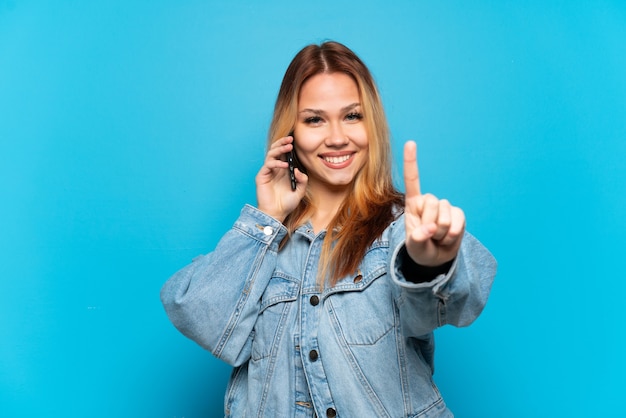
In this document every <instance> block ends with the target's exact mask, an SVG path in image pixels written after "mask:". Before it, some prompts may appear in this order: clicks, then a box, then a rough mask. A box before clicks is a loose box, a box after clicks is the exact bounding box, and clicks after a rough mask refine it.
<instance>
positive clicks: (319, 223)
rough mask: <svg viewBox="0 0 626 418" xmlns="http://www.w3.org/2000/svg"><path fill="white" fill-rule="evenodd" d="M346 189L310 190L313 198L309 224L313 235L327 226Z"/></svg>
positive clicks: (345, 193)
mask: <svg viewBox="0 0 626 418" xmlns="http://www.w3.org/2000/svg"><path fill="white" fill-rule="evenodd" d="M348 193H349V191H348V189H347V188H343V189H341V190H330V189H328V188H319V189H315V188H314V189H313V190H311V195H312V196H313V202H312V203H313V207H314V208H315V210H314V212H313V213H312V214H311V224H312V225H313V230H314V231H315V233H318V232H319V231H321V230H323V229H326V228H327V227H328V224H329V223H330V221H332V219H333V218H334V217H335V215H336V214H337V211H338V210H339V208H340V207H341V205H342V203H343V201H344V200H345V198H346V196H348Z"/></svg>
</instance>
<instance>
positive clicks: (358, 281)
mask: <svg viewBox="0 0 626 418" xmlns="http://www.w3.org/2000/svg"><path fill="white" fill-rule="evenodd" d="M361 280H363V275H361V274H359V275H358V276H356V277H355V278H354V280H353V281H354V283H361Z"/></svg>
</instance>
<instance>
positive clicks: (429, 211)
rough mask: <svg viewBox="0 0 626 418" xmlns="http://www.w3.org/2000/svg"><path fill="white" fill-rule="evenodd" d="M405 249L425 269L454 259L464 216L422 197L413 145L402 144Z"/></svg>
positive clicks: (443, 201)
mask: <svg viewBox="0 0 626 418" xmlns="http://www.w3.org/2000/svg"><path fill="white" fill-rule="evenodd" d="M404 183H405V188H406V201H405V208H404V216H405V225H406V249H407V252H408V254H409V256H410V257H411V259H413V261H414V262H415V263H417V264H420V265H422V266H427V267H436V266H440V265H442V264H444V263H447V262H448V261H450V260H452V259H454V258H455V257H456V255H457V253H458V251H459V247H460V246H461V240H462V239H463V233H464V232H465V214H464V213H463V211H462V210H461V209H460V208H458V207H456V206H452V205H451V204H450V202H448V201H447V200H446V199H441V200H440V199H438V198H437V197H435V196H433V195H432V194H422V193H421V189H420V177H419V170H418V167H417V145H416V144H415V142H413V141H408V142H407V143H406V144H405V145H404Z"/></svg>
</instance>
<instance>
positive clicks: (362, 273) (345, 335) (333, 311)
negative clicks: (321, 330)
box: [326, 247, 396, 345]
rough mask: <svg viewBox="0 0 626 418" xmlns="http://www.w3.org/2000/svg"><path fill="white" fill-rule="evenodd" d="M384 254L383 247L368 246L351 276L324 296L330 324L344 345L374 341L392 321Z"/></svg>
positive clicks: (389, 288) (394, 321)
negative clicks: (371, 247) (369, 247)
mask: <svg viewBox="0 0 626 418" xmlns="http://www.w3.org/2000/svg"><path fill="white" fill-rule="evenodd" d="M386 256H387V249H386V248H385V247H381V248H374V249H370V251H368V253H367V254H366V255H365V257H364V259H363V261H362V263H361V266H360V268H359V271H357V272H356V273H355V275H354V277H349V278H347V279H343V280H342V281H341V282H340V283H339V286H337V287H336V290H335V291H334V292H333V293H331V294H330V295H329V296H328V300H327V301H326V306H327V307H328V309H329V313H330V317H331V318H332V319H331V320H332V321H333V322H334V324H333V325H334V328H335V330H336V331H337V332H339V333H340V334H341V335H340V339H343V340H344V341H345V342H346V343H347V344H348V345H373V344H376V343H377V342H378V341H379V340H380V339H381V338H383V337H384V336H385V335H386V334H388V333H389V332H390V331H391V330H392V329H393V327H394V325H395V323H396V309H395V304H394V301H393V295H392V292H391V286H390V281H389V276H388V274H387V265H386V258H387V257H386ZM348 283H350V284H348Z"/></svg>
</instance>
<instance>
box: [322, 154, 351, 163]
mask: <svg viewBox="0 0 626 418" xmlns="http://www.w3.org/2000/svg"><path fill="white" fill-rule="evenodd" d="M349 158H350V156H349V155H342V156H341V157H324V159H325V160H326V161H328V162H329V163H331V164H340V163H343V162H344V161H348V159H349Z"/></svg>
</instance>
